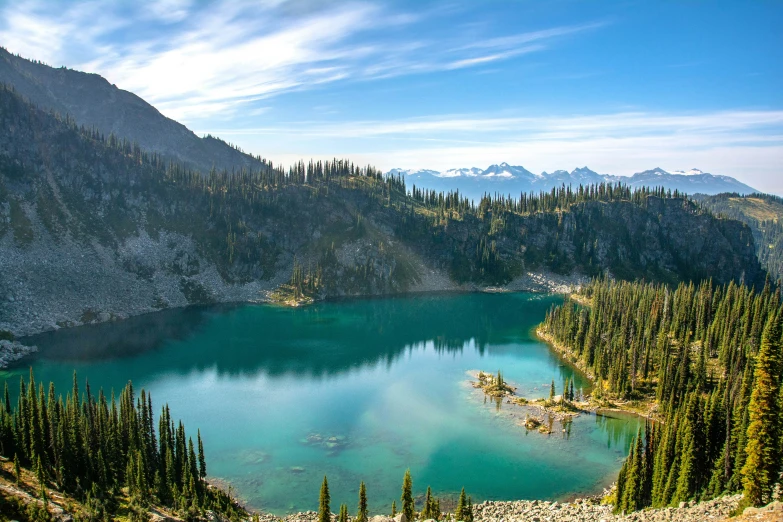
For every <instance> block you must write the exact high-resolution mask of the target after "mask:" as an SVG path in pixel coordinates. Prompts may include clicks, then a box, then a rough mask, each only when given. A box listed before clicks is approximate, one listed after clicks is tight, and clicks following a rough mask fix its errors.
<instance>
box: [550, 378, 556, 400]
mask: <svg viewBox="0 0 783 522" xmlns="http://www.w3.org/2000/svg"><path fill="white" fill-rule="evenodd" d="M553 400H555V380H554V379H552V385H551V386H550V387H549V402H552V401H553Z"/></svg>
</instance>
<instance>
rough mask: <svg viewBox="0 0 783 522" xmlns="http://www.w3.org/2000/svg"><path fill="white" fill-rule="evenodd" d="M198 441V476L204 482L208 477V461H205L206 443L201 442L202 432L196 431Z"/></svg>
mask: <svg viewBox="0 0 783 522" xmlns="http://www.w3.org/2000/svg"><path fill="white" fill-rule="evenodd" d="M196 438H197V439H198V476H199V477H200V478H201V479H202V480H203V479H204V478H206V476H207V461H206V460H205V459H204V443H203V442H202V441H201V430H197V431H196Z"/></svg>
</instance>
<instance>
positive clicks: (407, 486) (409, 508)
mask: <svg viewBox="0 0 783 522" xmlns="http://www.w3.org/2000/svg"><path fill="white" fill-rule="evenodd" d="M400 501H401V502H402V517H403V519H405V520H407V521H409V522H412V521H413V513H414V511H415V506H414V504H413V481H412V480H411V470H409V469H408V470H406V471H405V476H404V477H403V479H402V498H401V499H400Z"/></svg>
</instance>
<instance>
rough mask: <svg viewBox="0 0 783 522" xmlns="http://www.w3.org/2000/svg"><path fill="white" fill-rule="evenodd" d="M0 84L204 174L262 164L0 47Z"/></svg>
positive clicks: (112, 91)
mask: <svg viewBox="0 0 783 522" xmlns="http://www.w3.org/2000/svg"><path fill="white" fill-rule="evenodd" d="M0 83H5V84H7V85H10V86H13V88H14V89H15V90H16V91H17V92H18V93H19V94H21V95H22V96H24V97H25V98H27V99H28V100H30V101H31V102H32V103H34V104H36V105H38V106H39V107H41V108H43V109H46V110H53V111H56V112H58V113H60V114H62V115H65V114H68V115H70V116H71V117H72V118H73V119H74V120H76V123H77V124H79V125H84V126H86V127H95V128H96V129H98V130H99V131H100V132H101V133H103V134H105V135H106V136H108V135H109V134H111V133H113V134H114V135H115V136H117V137H119V138H126V139H128V140H129V141H132V142H133V141H135V142H136V143H138V144H139V146H141V147H142V148H143V149H145V150H148V151H153V152H158V153H160V154H162V155H164V156H166V157H167V158H171V159H173V160H175V161H179V162H185V163H188V164H189V165H190V166H192V167H194V168H197V169H199V170H201V171H203V172H208V171H209V170H210V169H211V168H212V167H213V166H214V167H215V168H217V169H218V170H222V169H224V168H225V169H227V170H229V171H231V170H232V169H234V168H236V169H241V168H243V167H244V168H251V167H253V168H259V167H260V166H261V161H259V159H257V158H254V157H252V156H250V155H248V154H244V153H243V152H240V151H239V150H237V149H235V148H233V147H231V146H230V145H228V144H227V143H225V142H223V141H221V140H219V139H216V138H214V137H211V136H207V137H205V138H199V137H198V136H196V135H195V134H193V132H191V131H190V130H189V129H188V128H187V127H185V126H184V125H182V124H181V123H178V122H176V121H174V120H172V119H169V118H167V117H165V116H163V115H162V114H161V113H160V112H158V110H157V109H156V108H155V107H153V106H152V105H150V104H148V103H147V102H145V101H144V100H142V99H141V98H139V97H138V96H136V95H135V94H133V93H131V92H128V91H124V90H122V89H119V88H117V87H116V86H115V85H112V84H110V83H109V82H108V81H106V79H104V78H103V77H101V76H99V75H97V74H88V73H84V72H80V71H75V70H72V69H66V68H64V67H63V68H59V69H55V68H52V67H49V66H47V65H44V64H42V63H38V62H33V61H30V60H26V59H24V58H21V57H19V56H15V55H13V54H11V53H9V52H8V51H6V50H5V49H3V48H2V47H0Z"/></svg>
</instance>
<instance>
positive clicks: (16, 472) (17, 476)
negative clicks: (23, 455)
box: [14, 454, 22, 486]
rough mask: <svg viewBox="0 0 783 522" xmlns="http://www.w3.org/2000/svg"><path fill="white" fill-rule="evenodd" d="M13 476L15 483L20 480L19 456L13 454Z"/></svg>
mask: <svg viewBox="0 0 783 522" xmlns="http://www.w3.org/2000/svg"><path fill="white" fill-rule="evenodd" d="M14 478H15V479H16V485H17V486H18V485H19V482H20V481H21V480H22V470H21V468H20V467H19V456H18V455H17V454H14Z"/></svg>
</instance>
